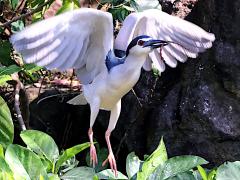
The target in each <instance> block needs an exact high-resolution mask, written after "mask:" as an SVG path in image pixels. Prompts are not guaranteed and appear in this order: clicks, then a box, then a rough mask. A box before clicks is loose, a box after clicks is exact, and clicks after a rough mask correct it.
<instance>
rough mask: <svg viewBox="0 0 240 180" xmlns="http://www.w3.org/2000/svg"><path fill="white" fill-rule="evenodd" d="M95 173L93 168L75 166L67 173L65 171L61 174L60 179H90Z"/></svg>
mask: <svg viewBox="0 0 240 180" xmlns="http://www.w3.org/2000/svg"><path fill="white" fill-rule="evenodd" d="M94 175H95V171H94V169H93V168H90V167H76V168H74V169H72V170H70V171H68V172H67V173H65V174H64V175H63V176H61V179H67V180H79V179H84V180H92V179H93V177H94Z"/></svg>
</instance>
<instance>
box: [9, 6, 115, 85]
mask: <svg viewBox="0 0 240 180" xmlns="http://www.w3.org/2000/svg"><path fill="white" fill-rule="evenodd" d="M10 41H11V42H12V44H13V47H14V48H15V49H16V51H18V52H19V53H21V54H22V55H23V59H24V61H25V62H26V63H36V64H38V65H40V66H45V67H47V68H49V69H53V68H59V69H60V70H66V69H68V68H75V69H81V70H80V71H81V73H80V74H81V76H82V77H83V79H84V80H83V81H82V83H84V84H87V83H89V82H91V81H92V80H93V78H94V77H96V76H97V75H98V74H99V73H100V72H102V71H103V70H105V69H106V66H105V57H106V55H107V53H108V51H109V50H110V49H112V48H113V21H112V15H111V14H110V13H107V12H103V11H100V10H96V9H90V8H81V9H78V10H74V11H70V12H66V13H64V14H61V15H58V16H55V17H52V18H49V19H46V20H43V21H41V22H38V23H35V24H33V25H30V26H28V27H26V29H24V30H23V31H21V32H19V33H17V34H14V35H13V36H12V37H11V39H10ZM89 72H90V73H89ZM84 73H85V74H84ZM81 76H79V78H80V80H81ZM87 76H88V77H87ZM86 80H87V81H86Z"/></svg>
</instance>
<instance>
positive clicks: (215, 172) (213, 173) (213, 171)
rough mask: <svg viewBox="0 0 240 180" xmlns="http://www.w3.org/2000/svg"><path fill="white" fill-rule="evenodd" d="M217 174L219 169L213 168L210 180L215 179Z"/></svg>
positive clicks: (209, 176)
mask: <svg viewBox="0 0 240 180" xmlns="http://www.w3.org/2000/svg"><path fill="white" fill-rule="evenodd" d="M216 175H217V171H216V170H215V169H213V170H211V171H210V172H209V174H208V177H207V179H208V180H215V177H216Z"/></svg>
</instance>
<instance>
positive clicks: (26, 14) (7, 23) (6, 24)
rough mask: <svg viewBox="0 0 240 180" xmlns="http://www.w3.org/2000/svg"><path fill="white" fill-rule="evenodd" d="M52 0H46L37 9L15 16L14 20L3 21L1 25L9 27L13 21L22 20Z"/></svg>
mask: <svg viewBox="0 0 240 180" xmlns="http://www.w3.org/2000/svg"><path fill="white" fill-rule="evenodd" d="M51 1H52V0H48V1H47V2H45V3H43V4H42V5H40V6H38V7H37V8H36V9H34V10H32V11H30V12H27V13H25V14H22V15H20V16H17V17H14V18H12V20H10V21H8V22H5V23H3V24H2V25H0V26H2V27H7V26H8V25H10V24H11V23H13V22H15V21H17V20H20V19H22V18H26V17H27V16H30V15H32V14H34V13H35V12H37V11H39V10H40V9H41V8H42V7H44V6H46V5H47V4H48V3H50V2H51Z"/></svg>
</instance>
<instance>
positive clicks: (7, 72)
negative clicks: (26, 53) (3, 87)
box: [0, 64, 22, 76]
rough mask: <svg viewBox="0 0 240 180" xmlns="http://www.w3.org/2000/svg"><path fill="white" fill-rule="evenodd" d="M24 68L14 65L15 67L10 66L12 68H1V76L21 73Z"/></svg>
mask: <svg viewBox="0 0 240 180" xmlns="http://www.w3.org/2000/svg"><path fill="white" fill-rule="evenodd" d="M21 70H22V68H21V67H19V66H17V65H15V64H13V65H10V66H7V67H4V66H3V67H0V76H2V75H11V74H13V73H16V72H19V71H21Z"/></svg>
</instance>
